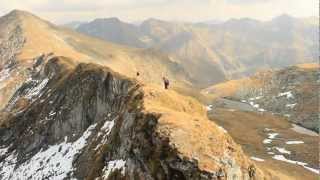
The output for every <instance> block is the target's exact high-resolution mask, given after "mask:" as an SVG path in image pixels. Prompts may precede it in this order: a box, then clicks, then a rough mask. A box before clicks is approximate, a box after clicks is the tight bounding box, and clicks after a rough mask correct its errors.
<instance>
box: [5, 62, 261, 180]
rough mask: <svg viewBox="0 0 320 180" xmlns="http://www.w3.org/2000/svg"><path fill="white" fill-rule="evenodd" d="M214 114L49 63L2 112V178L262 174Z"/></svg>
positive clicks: (170, 95) (85, 68) (115, 77)
mask: <svg viewBox="0 0 320 180" xmlns="http://www.w3.org/2000/svg"><path fill="white" fill-rule="evenodd" d="M205 114H206V112H205V110H204V108H203V107H202V105H201V104H200V103H198V102H197V101H196V100H194V99H192V98H189V97H183V96H181V95H179V94H177V93H175V92H174V91H171V90H169V91H165V90H162V89H160V88H158V87H156V86H142V85H140V84H139V83H137V82H136V81H135V80H132V79H128V78H126V77H123V76H121V75H119V74H117V73H114V72H112V71H111V70H109V69H108V68H106V67H103V66H99V65H95V64H85V63H80V64H78V63H75V61H73V60H71V59H68V58H65V57H50V56H43V57H42V58H39V59H38V60H37V61H36V63H35V64H34V66H33V68H32V69H31V70H30V77H29V79H28V81H27V82H25V83H24V84H23V85H22V86H21V87H20V88H19V89H18V90H17V91H16V93H15V94H14V95H13V96H12V98H11V99H10V101H9V103H8V104H7V105H6V107H5V108H4V109H3V110H2V111H1V112H0V179H4V180H6V179H26V178H27V179H72V178H76V179H221V178H227V179H250V177H249V167H250V166H252V167H255V165H254V164H253V163H252V162H251V161H250V160H249V159H248V158H247V157H246V156H245V155H244V154H243V152H242V150H241V148H240V147H239V146H238V145H237V144H235V143H234V142H233V140H232V138H231V137H230V136H229V135H228V134H226V133H225V132H223V131H222V130H221V129H219V127H218V126H216V125H215V124H214V123H213V122H210V121H209V120H208V119H207V118H206V115H205ZM222 176H224V177H222ZM262 178H263V174H262V172H261V171H260V170H259V169H257V170H256V171H255V175H254V177H252V178H251V179H262Z"/></svg>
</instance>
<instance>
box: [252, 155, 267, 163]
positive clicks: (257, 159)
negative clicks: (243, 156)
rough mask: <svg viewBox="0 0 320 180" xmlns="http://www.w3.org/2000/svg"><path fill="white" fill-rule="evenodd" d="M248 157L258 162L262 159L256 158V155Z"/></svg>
mask: <svg viewBox="0 0 320 180" xmlns="http://www.w3.org/2000/svg"><path fill="white" fill-rule="evenodd" d="M250 159H252V160H254V161H258V162H263V161H264V159H261V158H258V157H253V156H251V157H250Z"/></svg>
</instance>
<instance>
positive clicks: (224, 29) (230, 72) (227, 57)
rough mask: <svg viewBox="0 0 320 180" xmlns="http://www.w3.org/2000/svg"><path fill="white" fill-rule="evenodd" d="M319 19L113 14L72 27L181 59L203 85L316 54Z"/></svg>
mask: <svg viewBox="0 0 320 180" xmlns="http://www.w3.org/2000/svg"><path fill="white" fill-rule="evenodd" d="M317 22H318V19H317V18H305V19H299V18H294V17H291V16H288V15H282V16H279V17H276V18H274V19H272V20H271V21H266V22H262V21H257V20H254V19H250V18H243V19H231V20H229V21H226V22H220V23H194V24H192V23H176V22H168V21H162V20H157V19H148V20H145V21H144V22H142V23H141V24H140V25H134V24H130V23H125V22H122V21H120V20H119V19H118V18H103V19H95V20H93V21H91V22H88V23H83V24H80V25H79V26H78V27H77V28H76V30H77V31H79V32H82V33H85V34H88V35H90V36H94V37H97V38H100V39H103V40H106V41H111V42H114V43H118V44H122V45H127V46H132V47H138V48H153V49H156V50H159V51H161V52H164V53H167V54H169V55H170V57H172V58H173V59H175V61H176V62H178V63H179V64H181V65H182V66H183V67H184V68H185V69H186V70H187V72H189V73H190V75H191V77H194V79H196V80H197V83H198V84H199V85H202V86H206V85H209V84H212V83H216V82H221V81H223V80H224V79H228V78H231V77H233V78H238V77H241V76H244V75H249V74H253V73H254V72H256V71H257V70H258V69H261V68H282V67H287V66H290V65H294V64H300V63H310V62H315V61H316V60H317V58H318V55H319V53H318V47H319V42H318V41H316V39H318V37H319V35H318V23H317Z"/></svg>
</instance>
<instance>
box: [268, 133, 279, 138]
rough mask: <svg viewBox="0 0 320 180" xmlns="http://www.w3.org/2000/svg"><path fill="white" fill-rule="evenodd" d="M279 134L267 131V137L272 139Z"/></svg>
mask: <svg viewBox="0 0 320 180" xmlns="http://www.w3.org/2000/svg"><path fill="white" fill-rule="evenodd" d="M278 135H279V133H268V136H269V137H268V138H269V139H274V138H275V137H276V136H278Z"/></svg>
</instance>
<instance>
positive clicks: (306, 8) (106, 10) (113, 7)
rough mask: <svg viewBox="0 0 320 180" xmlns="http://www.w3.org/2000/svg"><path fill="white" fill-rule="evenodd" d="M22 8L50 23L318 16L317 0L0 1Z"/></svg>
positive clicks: (6, 8)
mask: <svg viewBox="0 0 320 180" xmlns="http://www.w3.org/2000/svg"><path fill="white" fill-rule="evenodd" d="M13 9H20V10H26V11H29V12H31V13H34V14H36V15H38V16H40V17H42V18H45V19H47V20H50V21H52V22H54V23H60V24H62V23H67V22H71V21H90V20H92V19H95V18H104V17H118V18H120V19H121V20H124V21H129V22H138V21H142V20H145V19H148V18H157V19H163V20H170V21H184V22H202V21H209V20H227V19H230V18H244V17H247V18H254V19H258V20H269V19H271V18H273V17H275V16H278V15H281V14H288V15H291V16H294V17H310V16H317V17H318V16H319V0H0V15H1V16H2V15H4V14H6V13H8V12H10V11H11V10H13Z"/></svg>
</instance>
